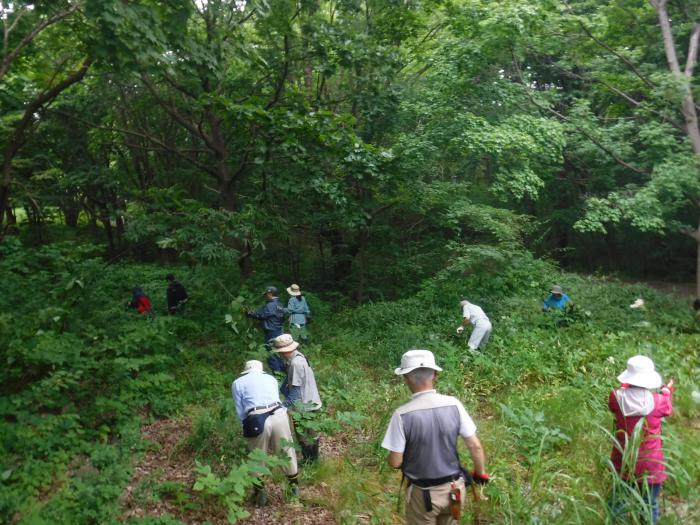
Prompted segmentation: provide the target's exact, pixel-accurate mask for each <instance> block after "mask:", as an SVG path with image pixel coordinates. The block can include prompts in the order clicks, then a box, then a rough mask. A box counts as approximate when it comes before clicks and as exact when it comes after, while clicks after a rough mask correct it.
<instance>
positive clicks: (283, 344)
mask: <svg viewBox="0 0 700 525" xmlns="http://www.w3.org/2000/svg"><path fill="white" fill-rule="evenodd" d="M272 344H274V345H275V348H274V351H275V352H278V353H284V352H293V351H294V350H296V349H297V347H298V346H299V343H297V342H296V341H295V340H294V338H293V337H292V336H291V335H289V334H282V335H280V336H277V337H275V338H274V339H273V340H272Z"/></svg>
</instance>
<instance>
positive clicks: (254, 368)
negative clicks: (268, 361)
mask: <svg viewBox="0 0 700 525" xmlns="http://www.w3.org/2000/svg"><path fill="white" fill-rule="evenodd" d="M262 371H263V364H262V362H261V361H258V360H257V359H253V360H252V361H246V362H245V366H244V367H243V372H241V375H245V374H250V373H251V372H262Z"/></svg>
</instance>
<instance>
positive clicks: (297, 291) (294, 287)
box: [287, 284, 301, 296]
mask: <svg viewBox="0 0 700 525" xmlns="http://www.w3.org/2000/svg"><path fill="white" fill-rule="evenodd" d="M287 293H288V294H289V295H294V296H297V295H301V288H299V285H298V284H292V285H291V286H290V287H289V288H287Z"/></svg>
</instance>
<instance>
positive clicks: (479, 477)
mask: <svg viewBox="0 0 700 525" xmlns="http://www.w3.org/2000/svg"><path fill="white" fill-rule="evenodd" d="M472 479H473V480H474V483H476V484H477V485H486V484H487V483H488V482H489V481H491V477H490V476H489V475H488V474H486V473H485V472H484V473H483V474H477V473H476V472H472Z"/></svg>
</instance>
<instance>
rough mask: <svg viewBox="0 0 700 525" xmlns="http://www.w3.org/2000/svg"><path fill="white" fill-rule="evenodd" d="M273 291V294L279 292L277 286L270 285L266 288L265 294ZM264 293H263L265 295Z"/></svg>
mask: <svg viewBox="0 0 700 525" xmlns="http://www.w3.org/2000/svg"><path fill="white" fill-rule="evenodd" d="M268 293H271V294H272V295H277V294H278V293H279V292H278V291H277V287H276V286H268V287H267V289H266V290H265V294H268ZM265 294H263V295H265Z"/></svg>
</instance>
